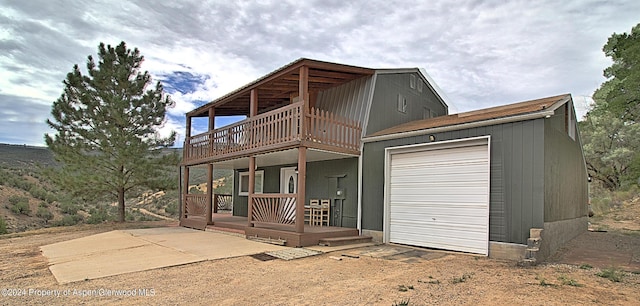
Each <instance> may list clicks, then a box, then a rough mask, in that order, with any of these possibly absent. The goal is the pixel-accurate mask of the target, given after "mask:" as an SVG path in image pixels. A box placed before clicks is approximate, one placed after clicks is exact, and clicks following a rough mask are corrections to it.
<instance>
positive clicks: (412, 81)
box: [409, 74, 416, 89]
mask: <svg viewBox="0 0 640 306" xmlns="http://www.w3.org/2000/svg"><path fill="white" fill-rule="evenodd" d="M409 87H411V89H415V88H416V76H415V75H413V74H411V75H409Z"/></svg>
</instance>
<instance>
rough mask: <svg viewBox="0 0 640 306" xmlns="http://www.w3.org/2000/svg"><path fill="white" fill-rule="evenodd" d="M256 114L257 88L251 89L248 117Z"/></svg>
mask: <svg viewBox="0 0 640 306" xmlns="http://www.w3.org/2000/svg"><path fill="white" fill-rule="evenodd" d="M257 114H258V90H257V89H252V90H251V97H250V98H249V117H253V116H255V115H257Z"/></svg>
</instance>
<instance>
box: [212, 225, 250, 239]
mask: <svg viewBox="0 0 640 306" xmlns="http://www.w3.org/2000/svg"><path fill="white" fill-rule="evenodd" d="M205 231H208V232H223V233H225V234H231V235H233V236H238V237H244V236H245V234H244V230H239V229H235V228H227V227H219V226H214V225H208V226H207V228H206V229H205Z"/></svg>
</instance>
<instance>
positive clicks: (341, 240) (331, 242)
mask: <svg viewBox="0 0 640 306" xmlns="http://www.w3.org/2000/svg"><path fill="white" fill-rule="evenodd" d="M371 239H372V237H369V236H347V237H333V238H322V239H320V241H319V242H318V244H319V245H323V246H339V245H345V244H357V243H366V242H371Z"/></svg>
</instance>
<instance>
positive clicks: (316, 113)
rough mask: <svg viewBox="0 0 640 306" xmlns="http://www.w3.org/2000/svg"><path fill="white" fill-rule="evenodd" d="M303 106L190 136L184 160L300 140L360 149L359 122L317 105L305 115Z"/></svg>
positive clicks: (279, 109)
mask: <svg viewBox="0 0 640 306" xmlns="http://www.w3.org/2000/svg"><path fill="white" fill-rule="evenodd" d="M303 105H304V104H303V103H302V102H298V103H294V104H290V105H287V106H285V107H281V108H278V109H276V110H273V111H270V112H266V113H264V114H260V115H257V116H254V117H251V118H247V119H245V120H242V121H240V122H237V123H235V124H231V125H228V126H226V127H222V128H219V129H216V130H213V131H209V132H206V133H203V134H199V135H195V136H192V137H188V138H187V139H186V141H185V146H184V162H187V163H188V162H192V161H202V160H211V159H221V158H227V157H234V156H235V155H242V154H246V153H248V152H250V153H259V152H260V151H261V150H265V151H266V150H273V149H277V148H278V147H279V146H286V145H290V144H292V143H295V142H300V141H308V142H309V144H310V145H311V146H313V145H314V144H317V145H322V146H323V147H322V148H323V149H328V148H336V149H337V150H340V151H345V150H346V151H348V152H358V151H359V150H360V135H361V132H362V128H361V127H360V123H359V122H357V121H355V120H351V119H347V118H342V117H339V116H336V115H335V114H332V113H330V112H327V111H323V110H319V109H315V108H311V109H310V110H309V113H307V114H305V116H302V113H303V111H302V109H303ZM303 124H305V125H306V127H307V128H306V129H305V130H306V132H305V133H304V135H302V132H301V126H302V125H303Z"/></svg>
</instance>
